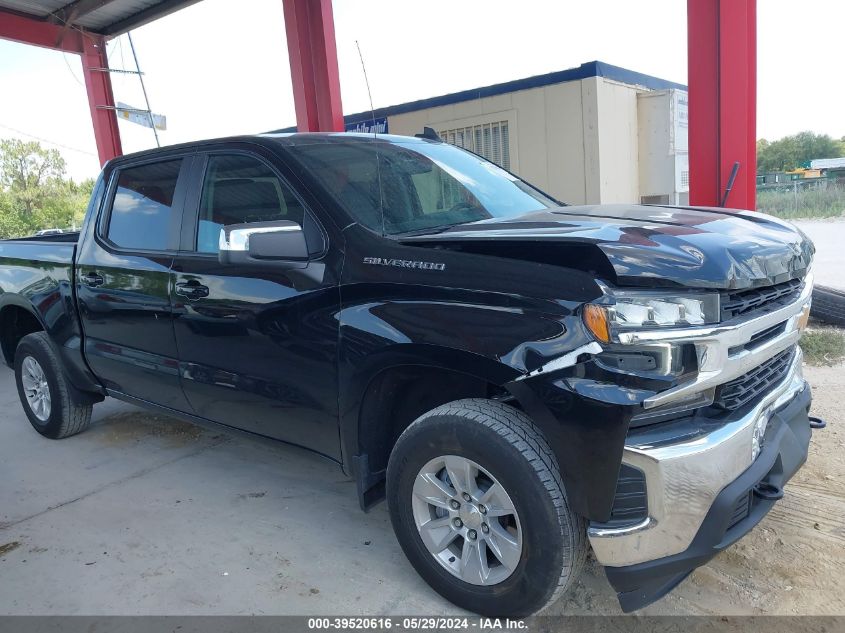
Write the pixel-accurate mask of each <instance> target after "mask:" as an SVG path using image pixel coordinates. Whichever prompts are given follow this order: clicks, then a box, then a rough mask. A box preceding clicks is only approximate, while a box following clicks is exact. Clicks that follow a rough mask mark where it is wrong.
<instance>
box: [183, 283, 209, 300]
mask: <svg viewBox="0 0 845 633" xmlns="http://www.w3.org/2000/svg"><path fill="white" fill-rule="evenodd" d="M176 294H177V295H181V296H183V297H186V298H188V299H202V298H203V297H207V296H208V286H203V285H202V284H201V283H199V282H198V281H196V280H195V279H192V280H191V281H180V282H179V283H178V284H176Z"/></svg>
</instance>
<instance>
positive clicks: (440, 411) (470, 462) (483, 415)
mask: <svg viewBox="0 0 845 633" xmlns="http://www.w3.org/2000/svg"><path fill="white" fill-rule="evenodd" d="M462 467H463V468H465V470H463V471H460V470H459V469H460V468H462ZM496 486H499V488H496ZM465 489H468V490H470V491H472V494H469V496H467V494H468V493H467V494H465V493H466V490H465ZM387 500H388V503H389V506H390V519H391V521H392V523H393V529H394V531H395V532H396V536H397V538H398V539H399V543H400V545H401V546H402V549H403V550H404V552H405V555H406V556H407V557H408V560H409V561H410V562H411V564H412V565H413V566H414V568H415V569H416V570H417V572H418V573H419V574H420V576H422V577H423V579H425V581H426V582H428V584H429V585H431V587H432V588H433V589H434V590H435V591H437V592H438V593H439V594H440V595H442V596H443V597H445V598H446V599H448V600H450V601H451V602H453V603H454V604H456V605H457V606H459V607H462V608H464V609H468V610H470V611H473V612H475V613H479V614H481V615H485V616H490V617H523V616H527V615H530V614H532V613H535V612H537V611H540V610H542V609H544V608H545V607H547V606H548V605H550V604H551V603H553V602H554V601H556V600H557V599H558V598H559V597H560V596H561V595H562V594H563V592H564V591H566V590H567V589H568V588H569V587H570V586H571V584H572V583H573V581H574V580H575V578H577V576H578V575H579V573H580V571H581V568H582V566H583V563H584V559H585V557H586V552H587V545H586V541H585V536H586V526H585V524H584V521H583V520H582V519H581V518H579V517H578V516H577V515H575V514H574V513H573V512H572V510H571V509H570V507H569V504H568V502H567V499H566V494H565V492H564V489H563V484H562V482H561V478H560V470H559V468H558V464H557V461H556V459H555V457H554V454H553V453H552V451H551V449H550V448H549V445H548V443H547V442H546V440H545V438H544V437H543V435H542V434H541V432H540V431H539V430H538V429H537V427H535V426H534V424H533V423H532V422H531V419H530V418H529V417H528V416H527V415H525V414H524V413H523V412H521V411H519V410H518V409H515V408H513V407H510V406H508V405H505V404H502V403H499V402H495V401H491V400H483V399H467V400H458V401H456V402H452V403H449V404H445V405H442V406H440V407H437V408H436V409H434V410H432V411H429V412H428V413H426V414H425V415H423V416H421V417H420V418H418V419H417V420H416V421H415V422H414V423H413V424H411V425H410V426H409V427H408V428H407V429H405V431H404V432H403V433H402V435H401V436H400V437H399V439H398V441H397V442H396V446H395V447H394V449H393V452H392V454H391V456H390V461H389V463H388V467H387ZM485 503H487V504H488V505H484V504H485ZM509 503H510V504H512V510H513V511H512V512H510V511H509V510H508V509H507V508H506V506H507V505H508V504H509ZM429 521H431V522H432V523H431V527H428V525H427V523H428V522H429ZM435 530H436V532H435ZM482 530H483V532H482ZM423 535H425V536H423ZM502 539H504V540H502ZM443 543H448V545H446V546H445V548H443V549H440V548H441V546H442V545H443ZM505 546H507V547H505ZM476 548H478V549H476ZM475 552H480V553H477V554H475V556H472V554H474V553H475ZM482 559H483V561H484V562H479V561H481V560H482ZM467 561H469V562H467ZM485 573H486V575H485ZM485 579H486V580H485Z"/></svg>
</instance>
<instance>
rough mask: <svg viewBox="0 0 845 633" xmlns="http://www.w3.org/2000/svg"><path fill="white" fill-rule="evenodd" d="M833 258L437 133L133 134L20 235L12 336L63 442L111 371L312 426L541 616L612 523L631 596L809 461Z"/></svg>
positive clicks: (6, 278) (752, 219) (663, 587)
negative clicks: (805, 367)
mask: <svg viewBox="0 0 845 633" xmlns="http://www.w3.org/2000/svg"><path fill="white" fill-rule="evenodd" d="M812 258H813V245H812V243H811V242H810V241H809V240H808V239H807V238H806V237H805V236H804V235H803V234H802V233H801V232H800V231H799V230H797V229H796V228H794V227H792V226H791V225H789V224H787V223H785V222H782V221H779V220H777V219H775V218H772V217H769V216H766V215H763V214H760V213H751V212H741V213H733V212H727V211H726V210H724V209H718V208H714V209H710V208H689V207H669V206H636V205H610V206H567V205H565V204H563V203H561V202H559V201H557V200H554V199H553V198H552V197H551V196H549V195H546V194H544V193H542V192H541V191H539V190H538V189H536V188H535V187H533V186H531V185H529V184H527V183H526V182H524V181H522V180H521V179H520V178H518V177H516V176H515V175H513V174H511V173H509V172H507V171H505V170H503V169H501V168H499V167H497V166H496V165H494V164H492V163H490V162H488V161H486V160H484V159H483V158H481V157H479V156H477V155H474V154H472V153H469V152H467V151H465V150H462V149H460V148H457V147H454V146H451V145H448V144H445V143H443V142H439V140H438V139H436V138H434V139H432V138H428V137H425V135H424V136H423V137H422V138H406V137H399V136H387V135H385V136H381V135H379V136H372V135H350V134H292V135H261V136H249V137H236V138H230V139H222V140H212V141H205V142H199V143H192V144H187V145H181V146H173V147H168V148H163V149H160V150H153V151H147V152H142V153H137V154H133V155H129V156H123V157H120V158H116V159H114V160H112V161H110V162H109V163H108V164H107V165H106V166H105V168H104V170H103V172H102V174H101V176H100V177H99V179H98V181H97V183H96V185H95V187H94V191H93V195H92V197H91V201H90V205H89V207H88V211H87V216H86V219H85V221H84V224H83V226H82V228H81V231H80V232H79V233H78V234H62V235H55V236H43V237H35V238H25V239H17V240H10V241H4V242H0V328H1V329H2V340H0V343H2V351H3V355H4V358H5V360H6V362H7V363H8V364H9V366H11V367H13V368H14V371H15V377H16V381H17V388H18V392H19V394H20V400H21V402H22V404H23V409H24V411H25V413H26V416H27V417H28V418H29V421H30V422H31V424H32V426H33V427H34V428H35V430H36V431H38V432H39V433H41V434H42V435H44V436H46V437H48V438H63V437H67V436H69V435H72V434H75V433H78V432H80V431H82V430H83V429H85V427H86V426H87V425H88V424H89V421H90V418H91V409H92V405H93V404H95V403H96V402H98V401H101V400H103V399H104V398H105V397H107V396H110V397H113V398H118V399H120V400H124V401H126V402H130V403H133V404H136V405H140V406H142V407H147V408H149V409H152V410H155V411H158V412H160V413H164V414H167V415H172V416H178V417H181V418H184V419H187V420H190V421H193V422H195V423H197V424H201V425H206V426H208V425H212V426H214V427H215V428H220V427H224V428H226V429H232V430H235V431H237V432H241V433H246V434H249V435H252V436H255V437H262V438H270V439H272V440H279V441H281V442H286V443H289V444H295V445H298V446H301V447H304V448H307V449H310V450H312V451H315V452H317V453H319V454H321V455H323V456H325V457H327V458H329V459H330V460H333V461H334V462H336V463H337V464H339V465H340V466H341V468H342V469H343V470H344V472H345V473H346V474H348V476H350V478H351V479H353V480H354V481H355V482H356V484H357V494H358V498H359V501H360V505H361V507H362V509H364V510H367V509H370V508H371V507H373V505H375V504H377V503H378V502H380V501H381V500H383V499H385V498H386V499H387V502H388V507H389V513H390V519H391V521H392V524H393V528H394V530H395V532H396V536H397V538H398V540H399V543H400V544H401V546H402V549H403V550H404V552H405V554H406V555H407V558H408V560H409V561H410V563H411V564H412V565H413V566H414V568H415V569H416V570H417V572H418V573H419V574H420V575H421V576H422V577H423V578H424V579H425V580H426V581H427V582H428V583H429V584H430V585H431V586H432V587H433V588H434V589H435V590H436V591H438V592H439V593H440V594H442V595H443V596H444V597H446V598H447V599H448V600H451V601H452V602H453V603H455V604H456V605H459V606H460V607H462V608H465V609H468V610H471V611H474V612H478V613H481V614H485V615H492V616H524V615H526V614H530V613H534V612H537V611H539V610H541V609H543V608H544V607H546V606H547V605H549V604H551V603H552V602H553V601H554V600H556V599H557V598H558V597H559V596H561V595H562V593H563V592H565V591H566V590H567V588H568V587H570V586H571V585H572V583H573V581H574V580H575V578H576V577H577V576H578V574H579V571H580V570H581V568H582V564H583V562H584V559H585V556H586V554H587V551H588V548H592V551H593V552H594V555H595V558H596V559H597V560H598V562H599V563H600V564H601V565H602V566H603V567H604V570H605V572H606V575H607V579H608V581H609V582H610V584H611V585H612V586H613V587H614V588H615V590H616V591H617V592H618V597H619V601H620V603H621V606H622V608H623V609H624V610H626V611H631V610H635V609H638V608H640V607H642V606H644V605H646V604H648V603H650V602H652V601H654V600H656V599H658V598H659V597H661V596H662V595H664V594H666V593H667V592H668V591H670V590H671V589H672V588H673V587H675V586H676V585H677V584H678V583H680V582H681V581H682V580H683V579H684V578H685V577H686V576H687V575H688V574H689V573H690V572H691V571H692V570H693V569H694V568H696V567H697V566H700V565H702V564H704V563H706V562H707V561H708V560H709V559H710V558H712V557H713V556H714V555H716V554H717V553H718V552H720V551H721V550H724V549H725V548H727V547H729V546H730V545H731V544H732V543H734V542H735V541H736V540H737V539H739V538H741V537H742V536H743V535H744V534H745V533H747V532H748V531H749V530H751V529H752V528H753V527H754V526H755V525H756V524H757V523H758V522H759V521H760V520H761V518H762V517H763V516H764V515H765V514H766V513H767V512H768V511H769V510H770V509H771V508H772V506H773V504H775V503H776V501H777V500H778V499H779V498H781V497H782V496H783V494H784V492H783V488H784V484H785V483H786V482H787V480H789V478H790V477H791V476H792V475H793V474H794V473H795V472H796V470H797V469H798V468H799V467H800V466H801V465H802V463H803V462H804V461H805V459H806V457H807V451H808V444H809V440H810V434H811V425H810V421H809V409H810V400H811V394H810V388H809V387H808V385H807V383H806V382H805V381H804V378H803V377H802V369H801V367H802V357H801V350H800V349H799V347H798V340H799V337H800V336H801V332H802V330H803V327H804V325H805V323H806V321H807V318H808V314H809V309H810V301H811V295H812V290H813V281H812V274H811V272H810V269H811V263H812Z"/></svg>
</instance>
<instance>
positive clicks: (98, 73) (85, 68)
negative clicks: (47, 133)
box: [82, 35, 123, 165]
mask: <svg viewBox="0 0 845 633" xmlns="http://www.w3.org/2000/svg"><path fill="white" fill-rule="evenodd" d="M82 40H83V51H82V74H83V75H84V76H85V90H86V91H87V92H88V105H89V107H90V108H91V123H93V125H94V138H95V139H96V141H97V154H98V155H99V157H100V165H104V164H105V163H106V161H109V160H111V159H112V158H114V157H116V156H120V155H121V154H123V148H122V146H121V144H120V130H119V129H118V127H117V113H116V112H115V110H114V93H112V86H111V75H110V74H109V73H108V72H107V71H106V70H96V69H98V68H99V69H107V68H108V67H109V60H108V57H107V56H106V41H105V39H104V38H102V37H94V36H89V35H86V36H84V37H83V38H82ZM102 106H105V107H102Z"/></svg>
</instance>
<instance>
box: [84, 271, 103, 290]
mask: <svg viewBox="0 0 845 633" xmlns="http://www.w3.org/2000/svg"><path fill="white" fill-rule="evenodd" d="M82 281H84V282H85V285H86V286H91V287H92V288H96V287H97V286H102V285H103V284H104V283H105V282H106V280H105V279H103V276H102V275H98V274H97V273H95V272H94V271H93V270H92V271H91V272H89V273H88V274H87V275H85V276H84V277H82Z"/></svg>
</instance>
